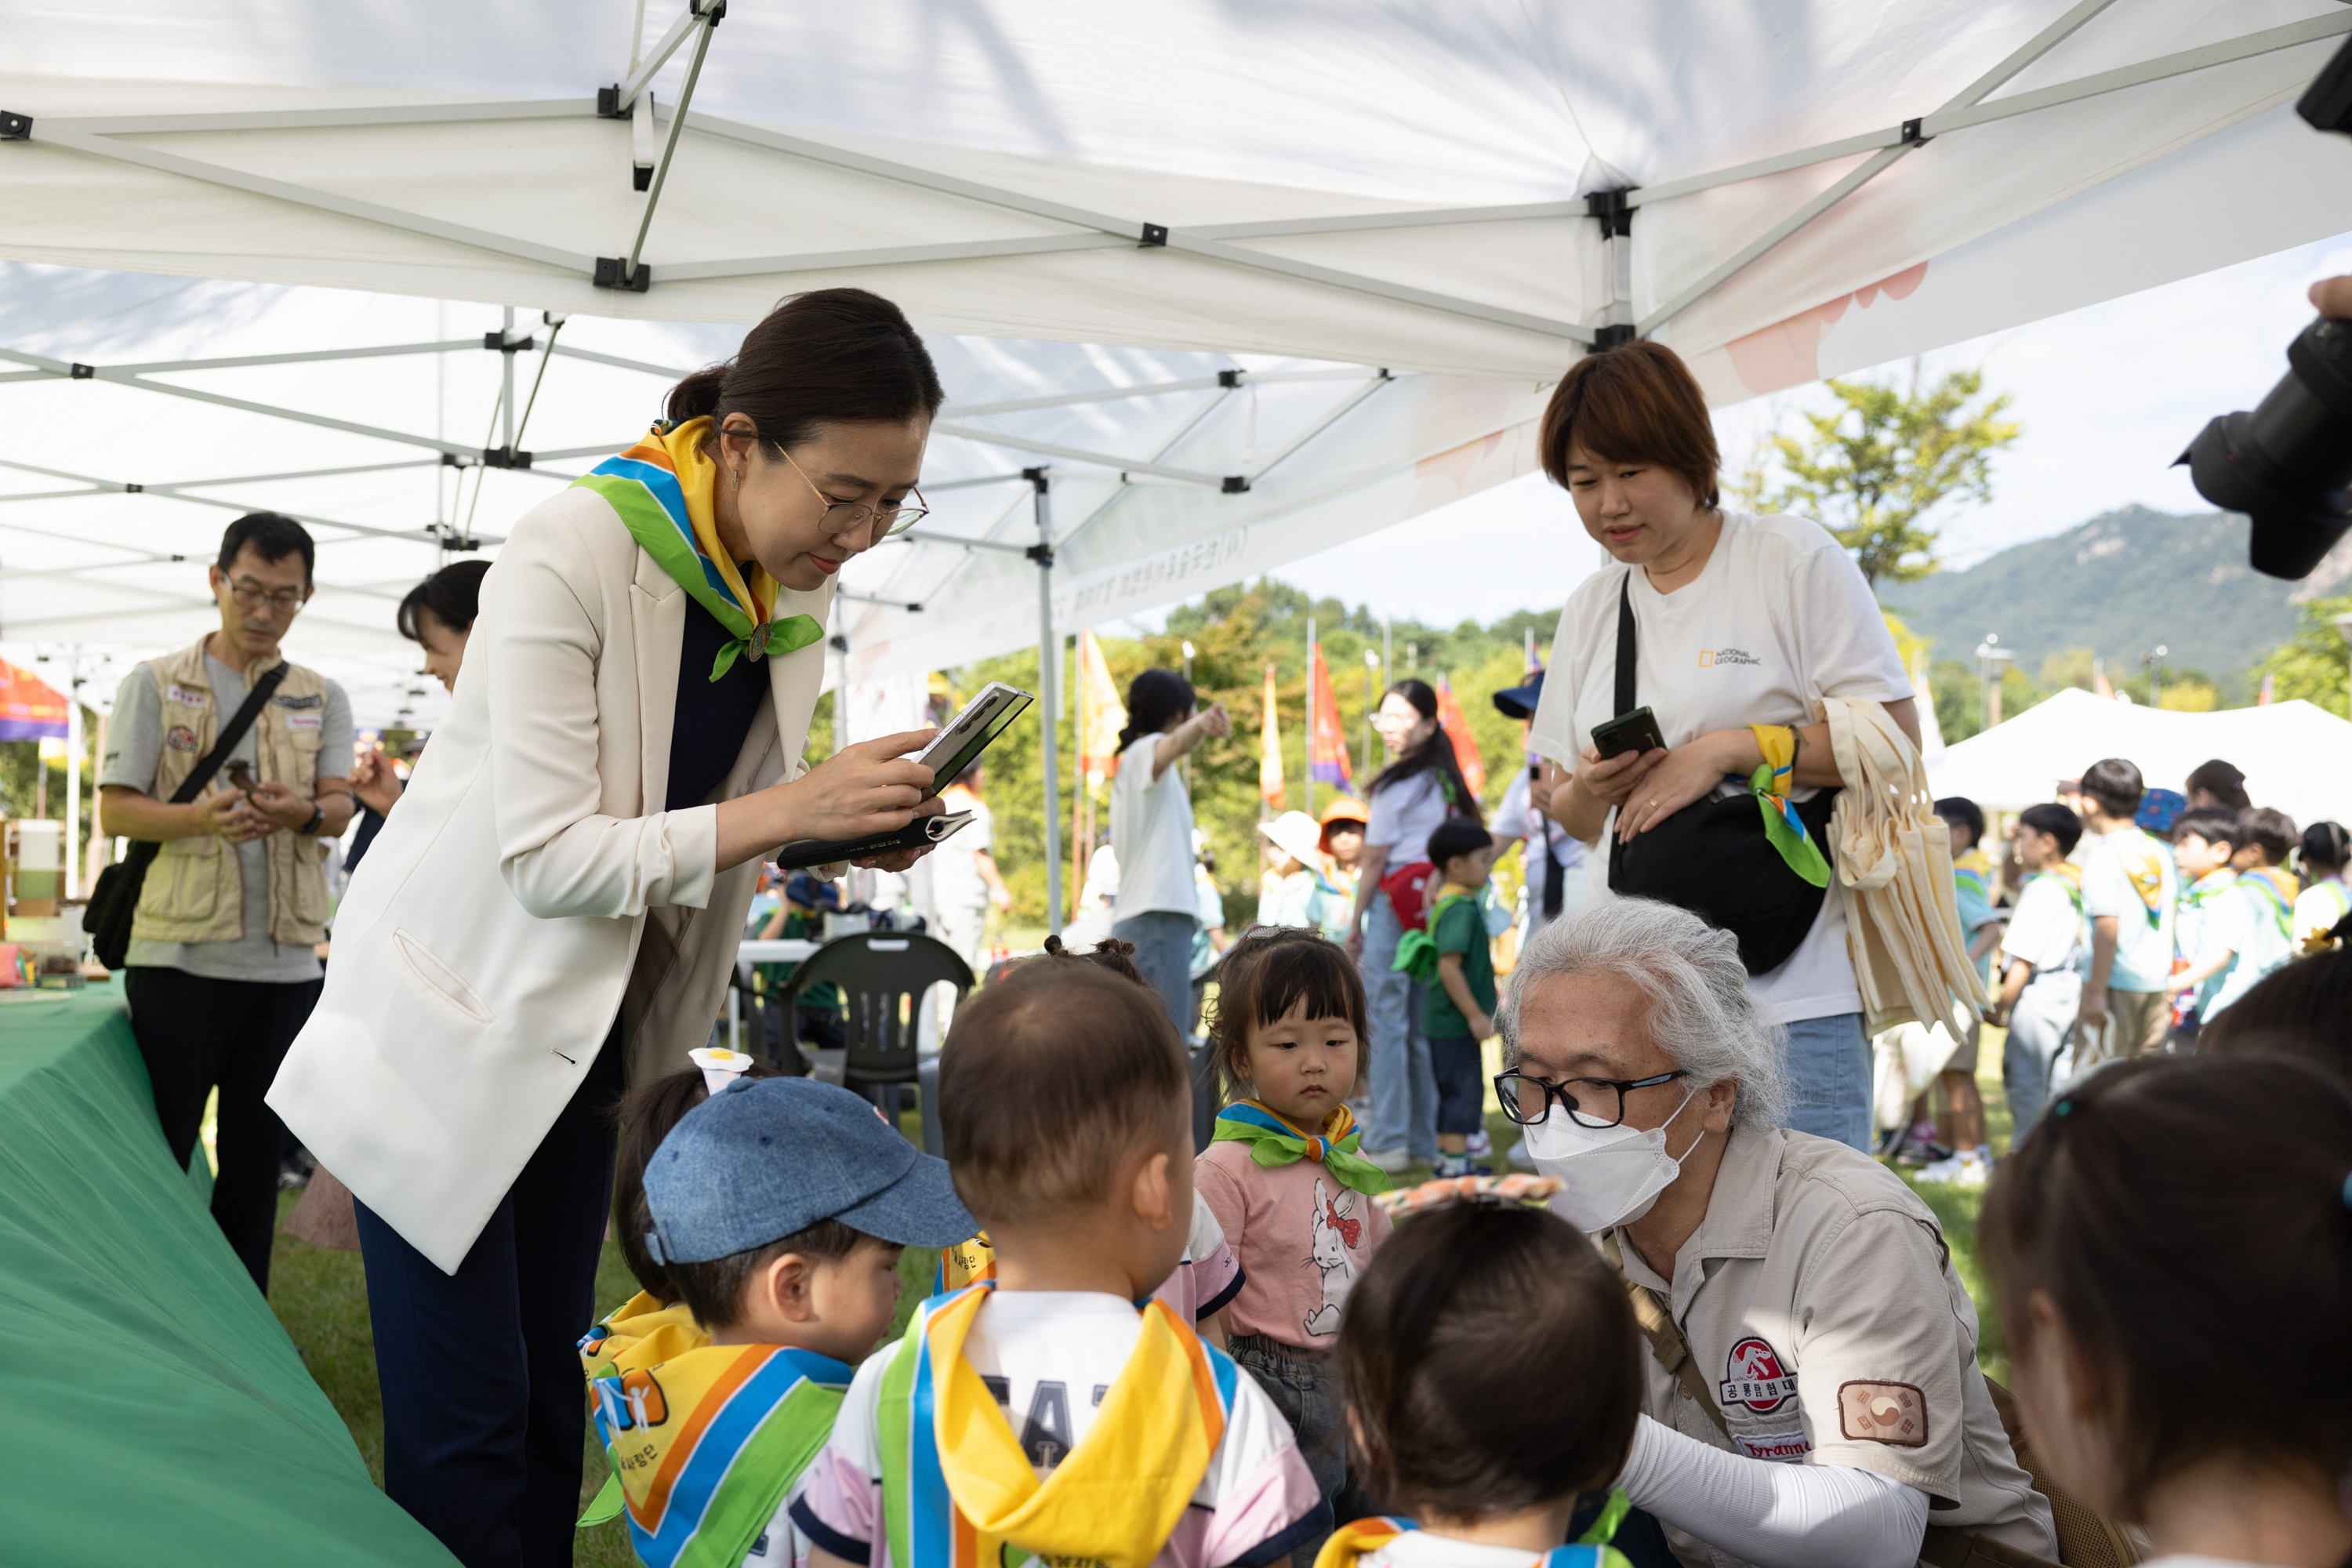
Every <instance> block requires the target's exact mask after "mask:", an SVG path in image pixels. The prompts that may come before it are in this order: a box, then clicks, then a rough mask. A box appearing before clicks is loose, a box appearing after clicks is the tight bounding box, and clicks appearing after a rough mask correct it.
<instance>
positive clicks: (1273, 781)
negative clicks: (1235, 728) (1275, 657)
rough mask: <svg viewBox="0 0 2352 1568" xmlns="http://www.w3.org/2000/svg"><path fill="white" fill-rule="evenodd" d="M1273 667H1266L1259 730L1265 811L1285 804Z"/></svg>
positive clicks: (1259, 780) (1260, 794) (1261, 794)
mask: <svg viewBox="0 0 2352 1568" xmlns="http://www.w3.org/2000/svg"><path fill="white" fill-rule="evenodd" d="M1257 797H1258V799H1260V800H1262V801H1264V802H1265V808H1266V809H1267V810H1268V811H1281V810H1283V809H1284V808H1285V807H1286V805H1288V804H1289V802H1288V797H1287V795H1286V794H1285V793H1284V790H1283V786H1282V732H1281V730H1280V728H1279V727H1278V725H1277V724H1276V719H1275V711H1274V666H1272V665H1270V664H1269V665H1267V666H1266V667H1265V719H1264V721H1263V723H1262V724H1261V726H1260V728H1259V733H1258V752H1257Z"/></svg>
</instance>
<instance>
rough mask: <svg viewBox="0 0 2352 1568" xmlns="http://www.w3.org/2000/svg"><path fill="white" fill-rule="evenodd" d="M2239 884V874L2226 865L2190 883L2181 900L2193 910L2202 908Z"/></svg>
mask: <svg viewBox="0 0 2352 1568" xmlns="http://www.w3.org/2000/svg"><path fill="white" fill-rule="evenodd" d="M2237 885H2238V874H2237V873H2236V872H2235V871H2232V870H2231V869H2230V868H2228V867H2227V866H2224V867H2222V868H2221V869H2220V870H2218V871H2208V872H2206V873H2205V875H2203V876H2201V877H2200V878H2198V879H2196V880H2195V881H2193V882H2191V883H2189V890H2188V891H2187V892H2185V893H2183V894H2181V895H2180V901H2181V902H2182V903H2184V904H2187V905H2188V906H2189V908H2190V909H2192V910H2201V909H2203V908H2204V907H2205V906H2206V905H2207V904H2210V903H2211V902H2212V901H2213V900H2216V899H2218V898H2221V896H2223V895H2224V894H2226V893H2227V892H2229V890H2230V889H2232V888H2234V887H2236V886H2237Z"/></svg>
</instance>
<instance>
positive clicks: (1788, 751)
mask: <svg viewBox="0 0 2352 1568" xmlns="http://www.w3.org/2000/svg"><path fill="white" fill-rule="evenodd" d="M1748 733H1750V734H1752V735H1754V736H1755V737H1756V749H1757V750H1758V751H1759V752H1762V753H1763V756H1764V765H1765V766H1766V767H1768V768H1770V769H1771V770H1772V778H1771V784H1770V786H1769V787H1770V789H1771V792H1772V793H1773V794H1774V795H1787V794H1788V793H1789V792H1790V790H1792V789H1794V788H1796V787H1797V731H1795V730H1794V729H1793V728H1791V727H1790V726H1789V725H1787V724H1750V725H1748Z"/></svg>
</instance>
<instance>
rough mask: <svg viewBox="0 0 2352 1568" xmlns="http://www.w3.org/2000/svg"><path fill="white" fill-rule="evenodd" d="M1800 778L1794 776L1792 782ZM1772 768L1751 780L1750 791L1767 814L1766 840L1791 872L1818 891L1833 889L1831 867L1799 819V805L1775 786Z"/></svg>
mask: <svg viewBox="0 0 2352 1568" xmlns="http://www.w3.org/2000/svg"><path fill="white" fill-rule="evenodd" d="M1795 776H1796V775H1795V774H1794V773H1790V778H1794V777H1795ZM1774 780H1775V775H1774V773H1773V772H1772V764H1771V763H1765V764H1764V765H1763V766H1762V767H1759V768H1758V769H1757V770H1756V771H1755V773H1752V774H1750V775H1749V776H1748V790H1749V792H1750V793H1752V794H1753V795H1755V796H1756V808H1757V809H1758V810H1759V811H1760V812H1762V813H1763V814H1764V838H1765V841H1766V842H1767V843H1769V844H1770V845H1771V846H1772V847H1773V848H1775V849H1777V850H1779V851H1780V858H1781V860H1782V861H1783V862H1785V863H1786V864H1787V866H1788V868H1789V869H1790V870H1791V871H1794V872H1795V873H1796V874H1797V875H1798V876H1800V877H1801V878H1803V879H1805V880H1806V881H1808V882H1811V884H1812V885H1813V886H1814V887H1816V888H1826V887H1828V886H1829V885H1830V863H1829V858H1828V857H1826V856H1824V855H1823V854H1822V847H1821V846H1820V845H1818V844H1816V843H1814V842H1813V836H1812V835H1811V834H1810V833H1808V832H1806V831H1805V819H1804V818H1803V817H1801V816H1798V815H1797V803H1796V802H1795V801H1793V800H1790V798H1789V797H1788V795H1785V794H1783V793H1781V790H1780V785H1779V784H1776V783H1775V782H1774Z"/></svg>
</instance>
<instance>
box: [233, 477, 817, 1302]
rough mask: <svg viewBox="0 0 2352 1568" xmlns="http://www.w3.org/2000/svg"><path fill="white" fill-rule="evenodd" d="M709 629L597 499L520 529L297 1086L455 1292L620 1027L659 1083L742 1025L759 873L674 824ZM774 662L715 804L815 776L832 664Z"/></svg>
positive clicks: (351, 1172) (813, 650)
mask: <svg viewBox="0 0 2352 1568" xmlns="http://www.w3.org/2000/svg"><path fill="white" fill-rule="evenodd" d="M832 600H833V590H832V585H831V584H827V585H826V586H825V587H824V588H823V589H820V590H818V591H817V592H815V593H813V594H794V593H792V592H790V591H789V590H787V591H785V592H784V593H782V595H780V596H779V599H778V602H777V605H776V614H777V616H780V617H781V616H792V615H809V616H814V617H816V619H817V621H818V622H819V623H820V624H823V623H824V620H825V618H826V616H827V614H828V612H829V611H830V610H831V608H832ZM686 608H687V595H686V591H685V590H684V589H683V588H680V587H679V586H678V585H677V584H676V583H675V582H673V581H672V580H671V578H670V576H669V574H667V572H665V571H663V570H662V568H661V567H660V566H659V565H658V564H657V563H656V562H655V561H654V559H653V558H652V557H651V556H649V555H647V554H646V552H644V551H642V550H640V549H639V548H638V547H637V544H636V542H635V540H634V539H632V538H631V537H630V535H629V531H628V529H627V528H626V527H625V525H624V524H623V523H622V521H621V519H620V516H619V514H618V513H616V512H614V510H613V509H612V507H611V506H610V505H609V504H607V503H606V502H605V500H604V498H603V497H601V496H599V495H597V494H596V493H595V492H594V491H593V490H588V489H566V490H564V491H562V493H561V494H559V495H557V496H555V497H553V498H552V499H551V500H546V501H543V502H541V504H540V505H538V506H536V507H533V508H532V509H531V510H530V511H529V512H527V513H525V514H524V515H523V517H522V518H521V519H520V521H518V522H517V523H516V524H515V526H514V531H513V532H512V533H511V535H509V539H508V542H507V543H506V544H505V546H504V547H503V548H502V549H501V551H500V552H499V559H498V562H497V563H496V564H495V565H494V566H493V567H492V568H491V569H490V573H489V574H488V576H487V577H485V578H484V579H483V581H482V600H481V614H480V618H479V619H478V620H477V621H476V622H475V624H474V632H473V637H472V638H471V640H470V641H469V642H468V643H467V647H466V663H465V671H464V673H463V674H462V675H461V676H460V677H459V678H458V680H457V691H456V693H455V697H454V700H453V701H452V703H451V706H450V710H449V715H448V718H447V720H446V721H445V722H444V723H443V724H442V725H441V727H440V728H439V729H437V730H436V731H434V734H433V742H432V744H431V745H430V746H428V747H427V748H426V749H425V755H424V757H423V759H422V761H421V762H420V763H418V765H417V768H416V773H415V777H414V778H412V779H411V780H410V781H409V784H408V788H407V792H406V793H405V794H404V795H403V796H402V798H401V801H400V805H399V806H398V808H397V809H396V810H394V812H393V813H392V814H391V816H389V817H388V818H387V819H386V821H385V823H384V826H383V831H382V832H381V833H380V834H379V835H378V836H377V838H376V841H375V843H374V845H373V847H372V848H371V849H370V850H369V852H368V856H367V858H366V859H365V860H364V861H362V863H361V866H360V869H359V870H358V871H357V872H356V873H355V874H354V875H353V877H352V885H351V888H350V890H349V891H348V892H346V893H345V895H344V897H343V900H342V904H341V909H340V910H338V911H337V915H336V919H335V927H334V941H335V951H334V957H333V959H332V960H331V962H330V963H329V964H328V966H327V981H326V987H325V989H324V991H323V993H322V994H320V998H319V1004H318V1006H317V1007H316V1008H315V1009H314V1010H313V1011H312V1012H311V1015H310V1022H309V1023H308V1024H307V1025H305V1026H304V1027H303V1029H302V1032H301V1034H300V1035H299V1036H298V1037H296V1039H295V1041H294V1044H293V1047H292V1048H291V1049H290V1050H289V1051H288V1053H287V1056H286V1060H285V1064H284V1065H283V1066H282V1067H281V1068H279V1069H278V1079H277V1081H276V1083H274V1084H273V1085H272V1086H271V1087H270V1090H269V1094H268V1102H269V1105H270V1107H271V1108H272V1109H273V1110H276V1111H277V1112H278V1115H279V1116H281V1117H283V1118H284V1119H285V1121H286V1124H287V1125H288V1126H289V1127H290V1128H292V1129H293V1130H294V1132H295V1134H296V1136H298V1137H299V1138H300V1139H301V1141H302V1142H303V1143H304V1145H305V1146H307V1147H308V1148H309V1149H310V1152H312V1153H314V1154H316V1155H317V1156H318V1158H319V1160H320V1163H322V1164H324V1165H325V1166H326V1167H327V1168H328V1169H329V1170H331V1171H332V1172H334V1173H335V1174H336V1175H337V1176H339V1177H341V1179H342V1180H343V1182H344V1183H346V1184H348V1185H349V1186H350V1187H351V1189H352V1192H353V1193H354V1194H357V1195H358V1196H359V1198H360V1200H361V1201H362V1202H363V1203H365V1204H366V1205H368V1207H369V1208H371V1209H373V1210H374V1211H375V1212H376V1213H377V1214H378V1215H381V1216H383V1219H384V1221H385V1222H386V1223H387V1224H389V1225H390V1226H392V1227H393V1228H394V1230H396V1231H398V1232H399V1233H400V1235H401V1236H402V1237H404V1238H405V1239H406V1240H407V1241H408V1243H409V1244H410V1245H411V1246H413V1247H415V1248H416V1249H417V1250H418V1251H419V1252H422V1253H423V1254H424V1255H425V1257H427V1258H431V1259H432V1260H433V1261H434V1262H435V1263H436V1264H437V1265H438V1266H439V1267H440V1268H443V1269H444V1270H446V1271H447V1272H449V1273H453V1274H454V1273H455V1272H457V1266H458V1264H459V1263H460V1262H462V1261H463V1260H464V1258H465V1256H466V1253H467V1250H468V1249H469V1248H471V1247H472V1246H473V1244H474V1239H475V1237H478V1236H479V1235H480V1234H481V1230H482V1227H483V1226H484V1225H485V1224H487V1223H488V1219H489V1216H490V1214H491V1211H492V1210H494V1209H495V1208H497V1206H498V1205H499V1200H500V1199H501V1198H503V1197H504V1196H505V1195H506V1193H507V1190H508V1188H509V1187H510V1186H511V1185H513V1184H514V1180H515V1178H516V1176H517V1175H518V1174H520V1172H521V1170H522V1167H523V1164H524V1163H525V1162H526V1161H528V1160H529V1159H530V1156H531V1154H532V1152H534V1151H535V1150H536V1149H537V1148H538V1147H539V1144H540V1141H541V1139H542V1138H543V1137H545V1136H546V1133H547V1131H548V1129H549V1128H550V1127H551V1126H552V1125H553V1124H554V1121H555V1118H556V1116H557V1114H558V1113H559V1112H560V1111H562V1109H563V1107H564V1105H565V1103H566V1102H567V1101H568V1100H571V1098H572V1091H573V1090H574V1089H577V1088H579V1086H580V1083H581V1080H582V1079H583V1078H585V1077H586V1075H587V1072H588V1068H589V1064H590V1062H591V1061H592V1060H593V1058H594V1055H595V1052H596V1049H597V1047H598V1046H599V1045H600V1044H601V1043H602V1042H603V1041H604V1038H605V1037H606V1034H607V1032H608V1031H609V1030H610V1029H611V1028H612V1026H613V1024H614V1019H615V1017H619V1018H621V1020H622V1022H623V1024H624V1026H625V1030H624V1039H625V1048H626V1050H627V1052H628V1067H629V1069H630V1070H629V1077H630V1079H631V1081H633V1082H634V1081H639V1080H642V1079H645V1078H646V1077H648V1076H651V1075H652V1074H655V1073H660V1072H667V1071H670V1070H673V1069H675V1068H683V1067H686V1066H687V1065H688V1061H687V1057H686V1053H687V1052H688V1051H689V1050H691V1049H693V1048H694V1047H698V1046H699V1045H701V1044H702V1043H703V1042H704V1040H705V1039H706V1038H707V1037H709V1031H710V1025H711V1020H712V1019H713V1018H714V1017H715V1016H717V1014H718V1011H719V1005H720V1002H721V999H722V997H723V995H724V993H725V989H726V984H727V975H728V971H729V968H730V964H731V963H732V962H733V957H734V952H735V946H736V942H738V940H739V939H740V936H741V934H742V930H743V921H744V918H745V914H746V912H747V910H748V909H749V907H750V904H751V893H752V889H753V887H754V885H755V884H756V882H757V880H758V872H759V862H758V861H757V860H753V861H748V862H746V863H745V864H743V865H740V866H738V867H736V868H733V869H732V870H729V871H719V869H718V868H717V858H718V818H719V813H718V808H717V806H716V805H715V804H704V805H694V806H688V807H686V808H685V809H682V810H677V811H665V810H663V809H662V805H663V803H664V800H665V799H666V797H667V791H668V784H669V748H670V724H671V720H672V716H673V713H674V710H675V709H676V706H677V679H678V658H679V652H680V647H681V645H682V644H683V641H684V638H685V626H686ZM767 668H768V675H769V681H770V688H769V700H767V701H765V702H763V703H761V706H760V708H759V710H758V711H757V713H756V714H755V715H754V717H753V719H752V721H751V732H750V734H749V735H747V736H746V737H745V739H744V742H743V750H742V752H741V753H740V755H739V756H738V757H737V758H736V761H735V766H734V768H733V769H732V770H731V771H730V773H728V775H727V778H726V780H725V782H724V783H722V784H720V785H719V790H718V792H717V794H716V795H715V796H714V797H713V801H714V802H715V801H717V800H727V799H732V798H734V797H735V796H738V795H747V794H749V793H751V791H753V790H757V789H761V788H764V787H766V786H767V785H769V784H774V783H776V782H778V781H779V780H782V779H785V778H790V777H793V776H796V775H798V774H799V773H803V772H804V771H806V764H805V763H803V761H802V760H801V752H802V750H803V747H804V746H805V745H806V743H807V740H808V723H809V715H810V712H811V710H812V709H813V708H814V706H815V703H816V697H817V688H818V686H819V684H820V683H821V681H822V679H823V676H824V643H822V642H819V643H816V644H814V645H813V646H811V647H804V648H802V649H801V650H800V651H798V652H797V653H793V654H792V655H790V656H788V657H785V658H775V659H771V660H769V661H768V667H767Z"/></svg>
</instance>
